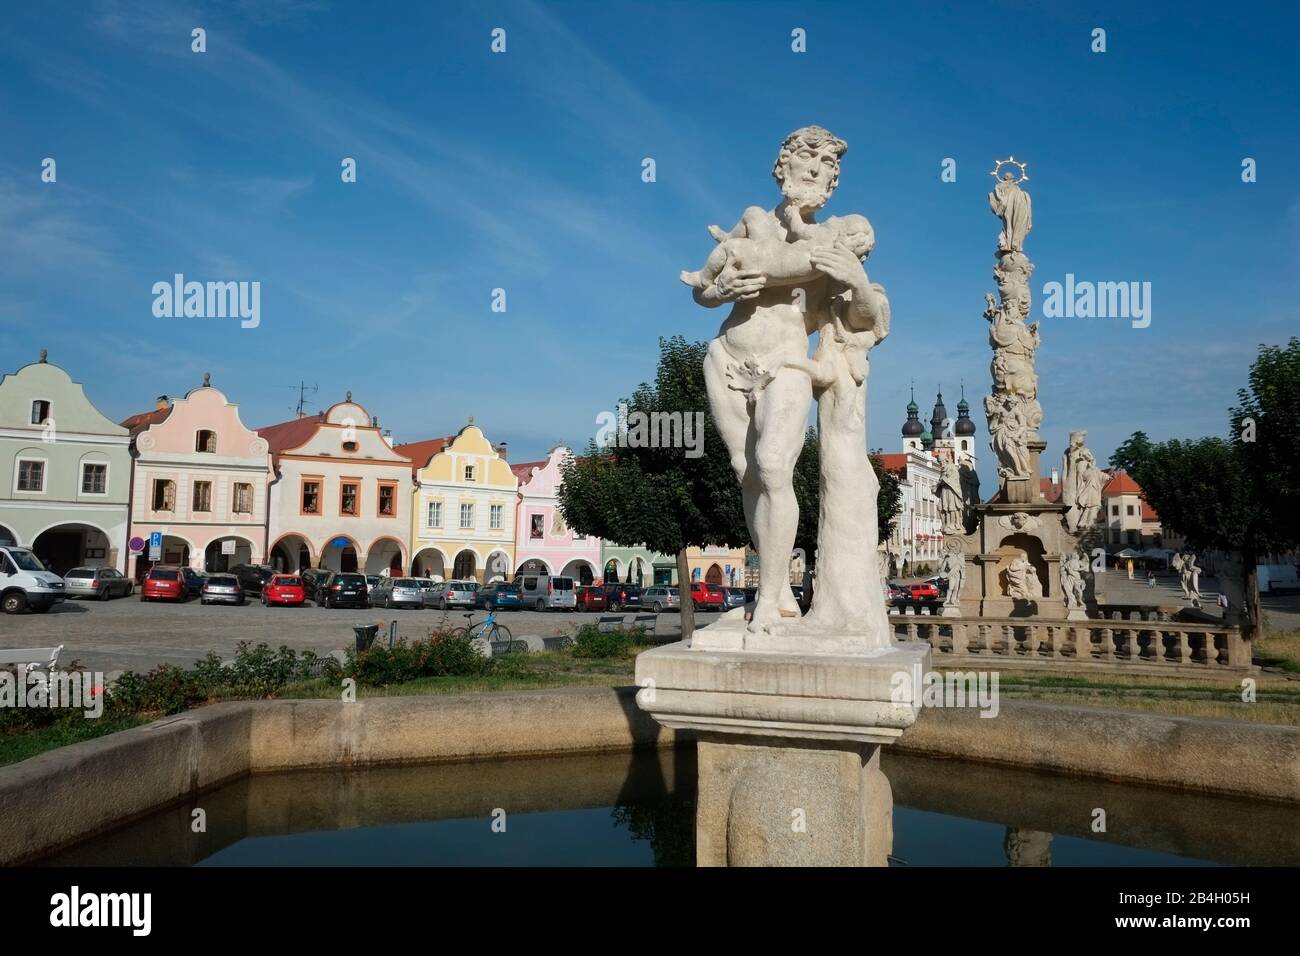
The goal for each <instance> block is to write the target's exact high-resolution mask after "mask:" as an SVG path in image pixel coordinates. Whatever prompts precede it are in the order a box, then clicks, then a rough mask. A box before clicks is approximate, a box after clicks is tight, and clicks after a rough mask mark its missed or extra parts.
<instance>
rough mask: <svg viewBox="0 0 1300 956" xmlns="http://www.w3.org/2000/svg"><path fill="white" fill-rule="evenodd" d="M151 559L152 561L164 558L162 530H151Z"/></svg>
mask: <svg viewBox="0 0 1300 956" xmlns="http://www.w3.org/2000/svg"><path fill="white" fill-rule="evenodd" d="M149 560H150V561H161V560H162V532H161V531H150V532H149Z"/></svg>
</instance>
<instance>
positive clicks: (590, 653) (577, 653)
mask: <svg viewBox="0 0 1300 956" xmlns="http://www.w3.org/2000/svg"><path fill="white" fill-rule="evenodd" d="M639 633H640V632H639V631H623V630H617V631H602V630H601V629H600V628H599V627H597V626H596V625H595V624H584V625H582V627H580V628H578V629H577V630H576V631H575V632H574V634H573V656H574V657H625V656H626V655H627V654H628V653H629V652H630V651H631V650H632V646H633V645H634V644H635V639H636V637H637V636H638V634H639Z"/></svg>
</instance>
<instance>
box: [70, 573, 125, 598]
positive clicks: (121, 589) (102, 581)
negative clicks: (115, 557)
mask: <svg viewBox="0 0 1300 956" xmlns="http://www.w3.org/2000/svg"><path fill="white" fill-rule="evenodd" d="M63 584H64V589H65V592H66V593H67V595H68V597H87V598H90V597H93V598H99V600H101V601H107V600H108V599H109V598H111V597H126V596H127V595H128V594H130V593H131V592H132V591H134V590H135V582H134V581H132V580H131V579H130V578H128V577H126V576H125V575H123V574H121V573H120V572H119V571H118V570H117V569H116V568H73V569H72V570H71V571H69V572H68V573H67V574H65V575H64V576H63Z"/></svg>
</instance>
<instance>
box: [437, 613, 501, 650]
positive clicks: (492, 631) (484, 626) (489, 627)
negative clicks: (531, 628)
mask: <svg viewBox="0 0 1300 956" xmlns="http://www.w3.org/2000/svg"><path fill="white" fill-rule="evenodd" d="M465 617H466V618H467V619H469V620H473V618H474V612H473V611H471V612H470V613H468V614H466V615H465ZM451 636H452V637H463V638H467V639H468V640H471V641H472V640H474V639H475V638H477V637H481V638H483V639H484V640H485V641H487V642H488V643H489V644H505V645H507V646H509V645H510V644H511V643H512V642H513V640H514V638H512V637H511V636H510V628H508V627H506V626H505V625H504V624H498V623H497V616H496V612H495V611H488V616H487V620H485V621H479V622H478V623H477V624H471V625H470V626H469V627H458V628H456V629H455V630H454V631H452V632H451Z"/></svg>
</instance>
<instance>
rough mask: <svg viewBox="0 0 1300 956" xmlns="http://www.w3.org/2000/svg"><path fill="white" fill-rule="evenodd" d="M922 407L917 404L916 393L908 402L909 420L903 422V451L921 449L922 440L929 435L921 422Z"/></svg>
mask: <svg viewBox="0 0 1300 956" xmlns="http://www.w3.org/2000/svg"><path fill="white" fill-rule="evenodd" d="M920 413H921V409H920V408H918V407H917V404H916V393H915V392H913V393H912V400H911V401H910V402H908V403H907V421H905V422H903V451H921V450H922V448H923V445H922V440H923V439H924V438H925V437H927V436H926V434H925V426H924V425H922V424H921V418H920Z"/></svg>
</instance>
